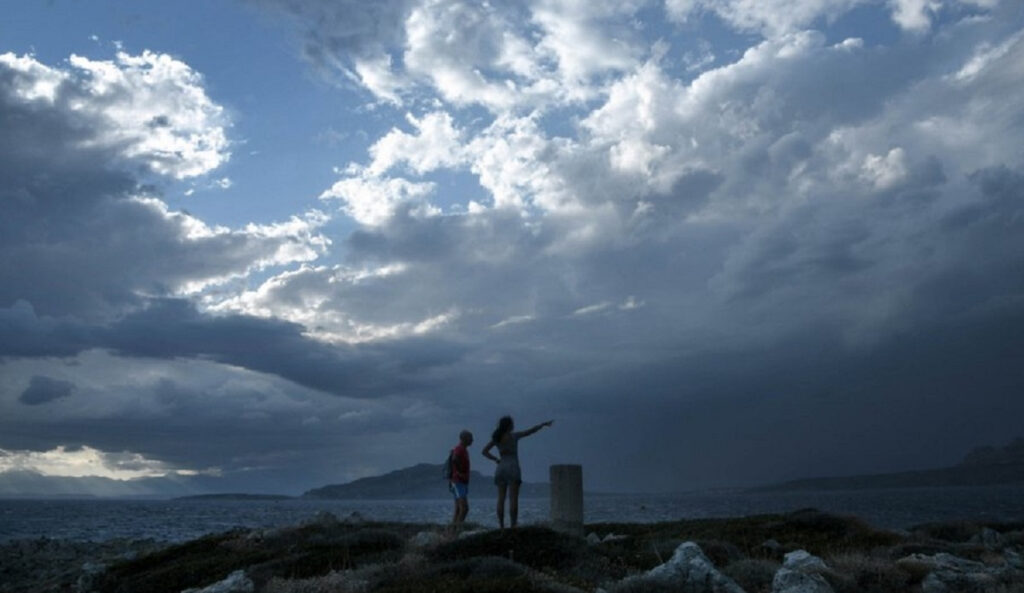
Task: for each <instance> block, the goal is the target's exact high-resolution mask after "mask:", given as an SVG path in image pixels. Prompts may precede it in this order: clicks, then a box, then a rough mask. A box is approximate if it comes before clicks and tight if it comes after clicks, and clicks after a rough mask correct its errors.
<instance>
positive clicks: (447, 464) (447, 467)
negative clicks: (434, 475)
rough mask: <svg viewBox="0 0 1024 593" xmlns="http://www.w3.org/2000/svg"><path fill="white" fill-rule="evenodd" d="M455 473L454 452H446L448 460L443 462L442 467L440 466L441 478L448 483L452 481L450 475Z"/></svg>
mask: <svg viewBox="0 0 1024 593" xmlns="http://www.w3.org/2000/svg"><path fill="white" fill-rule="evenodd" d="M454 473H455V450H454V449H453V450H451V451H449V452H448V459H445V460H444V465H443V466H441V477H442V478H444V479H445V480H448V481H449V482H450V481H451V479H452V474H454Z"/></svg>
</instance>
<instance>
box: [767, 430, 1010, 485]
mask: <svg viewBox="0 0 1024 593" xmlns="http://www.w3.org/2000/svg"><path fill="white" fill-rule="evenodd" d="M1016 483H1024V438H1018V439H1016V440H1014V441H1013V442H1011V443H1010V444H1008V445H1006V446H1005V447H1001V448H997V447H978V448H977V449H974V450H973V451H971V452H970V453H968V454H967V455H966V456H965V457H964V459H963V461H961V462H960V463H958V464H956V465H953V466H950V467H943V468H938V469H931V470H920V471H908V472H899V473H887V474H869V475H859V476H839V477H822V478H805V479H800V480H792V481H788V482H782V483H780V484H773V485H769V486H763V487H760V488H754V489H753V490H754V491H761V492H767V491H784V490H864V489H884V488H928V487H944V486H993V485H997V484H1016Z"/></svg>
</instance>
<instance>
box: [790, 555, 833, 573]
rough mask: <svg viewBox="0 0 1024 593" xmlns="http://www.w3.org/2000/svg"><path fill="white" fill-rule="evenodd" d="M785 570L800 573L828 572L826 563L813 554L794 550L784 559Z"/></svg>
mask: <svg viewBox="0 0 1024 593" xmlns="http://www.w3.org/2000/svg"><path fill="white" fill-rule="evenodd" d="M782 566H783V568H788V569H790V570H795V571H798V572H821V571H823V570H828V565H827V564H825V561H824V560H822V559H821V558H818V557H817V556H815V555H813V554H811V553H810V552H808V551H807V550H794V551H792V552H790V553H788V554H786V556H785V557H784V560H783V561H782Z"/></svg>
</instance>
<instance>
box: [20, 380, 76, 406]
mask: <svg viewBox="0 0 1024 593" xmlns="http://www.w3.org/2000/svg"><path fill="white" fill-rule="evenodd" d="M74 389H75V385H74V383H71V382H70V381H61V380H59V379H52V378H50V377H44V376H42V375H36V376H35V377H32V382H31V383H30V384H29V386H28V388H27V389H25V391H23V392H22V393H21V396H19V397H18V401H20V402H21V403H23V404H25V405H26V406H38V405H40V404H45V403H47V402H51V401H53V400H55V399H60V398H62V397H69V396H70V395H71V392H72V391H74Z"/></svg>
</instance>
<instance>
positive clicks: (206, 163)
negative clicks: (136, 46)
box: [68, 51, 230, 179]
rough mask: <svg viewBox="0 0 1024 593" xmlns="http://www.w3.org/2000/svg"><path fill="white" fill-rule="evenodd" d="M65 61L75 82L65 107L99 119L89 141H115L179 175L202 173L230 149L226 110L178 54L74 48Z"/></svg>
mask: <svg viewBox="0 0 1024 593" xmlns="http://www.w3.org/2000/svg"><path fill="white" fill-rule="evenodd" d="M68 62H69V63H70V64H71V66H73V67H74V68H75V71H74V73H73V75H75V76H78V77H79V79H78V82H79V84H80V89H81V92H80V93H78V94H76V95H75V96H74V97H70V98H69V99H68V107H69V108H70V109H71V110H72V111H73V112H77V113H81V114H85V115H88V116H90V117H94V118H96V119H97V120H98V121H99V122H102V123H101V125H102V128H100V130H101V131H100V133H99V134H98V135H97V137H95V138H93V139H91V140H90V141H89V142H88V144H92V143H95V144H97V145H100V146H111V147H121V148H120V152H121V154H122V155H123V156H124V157H126V158H129V159H133V160H139V161H141V162H143V163H145V164H146V165H147V166H149V168H150V169H152V170H153V171H155V172H157V173H160V174H164V175H170V176H172V177H175V178H178V179H182V178H186V177H195V176H197V175H202V174H203V173H206V172H208V171H210V170H212V169H215V168H217V167H218V166H220V165H221V164H222V163H224V162H225V161H227V159H228V158H229V157H230V152H229V148H230V144H229V142H228V141H227V137H226V134H225V128H226V127H227V126H228V125H229V122H228V120H227V117H226V115H225V114H224V110H223V108H222V107H220V106H219V105H217V104H215V103H214V102H213V101H211V100H210V99H209V97H207V95H206V92H205V90H204V89H203V87H202V77H201V76H200V75H199V74H198V73H196V72H195V71H194V70H192V69H191V68H190V67H189V66H188V65H187V64H185V63H184V62H181V61H179V60H177V59H175V58H172V57H171V56H168V55H166V54H157V53H153V52H149V51H146V52H143V53H142V54H141V55H138V56H133V55H130V54H127V53H124V52H119V53H118V54H117V57H116V59H115V60H114V61H100V60H90V59H88V58H84V57H81V56H76V55H72V56H71V58H69V60H68Z"/></svg>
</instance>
